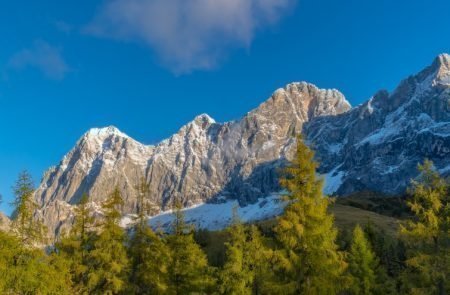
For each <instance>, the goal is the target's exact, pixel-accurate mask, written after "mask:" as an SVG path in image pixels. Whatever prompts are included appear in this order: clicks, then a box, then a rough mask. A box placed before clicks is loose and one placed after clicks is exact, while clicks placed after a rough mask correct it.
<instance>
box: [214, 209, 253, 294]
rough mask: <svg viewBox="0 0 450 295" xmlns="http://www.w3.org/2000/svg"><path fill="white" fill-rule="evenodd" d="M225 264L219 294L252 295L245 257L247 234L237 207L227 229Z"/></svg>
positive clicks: (250, 277)
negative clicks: (228, 237)
mask: <svg viewBox="0 0 450 295" xmlns="http://www.w3.org/2000/svg"><path fill="white" fill-rule="evenodd" d="M227 231H228V234H229V235H230V240H229V242H227V243H226V262H225V265H224V266H223V269H222V270H221V273H220V275H219V289H220V293H221V294H252V287H253V275H252V273H251V269H250V263H251V262H250V261H249V260H250V257H249V256H248V255H247V254H248V252H247V249H246V248H247V233H246V232H245V228H244V226H243V224H242V223H241V221H240V219H239V216H238V212H237V207H235V208H233V222H232V225H231V226H230V227H229V228H228V230H227Z"/></svg>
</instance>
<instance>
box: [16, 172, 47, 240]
mask: <svg viewBox="0 0 450 295" xmlns="http://www.w3.org/2000/svg"><path fill="white" fill-rule="evenodd" d="M13 192H14V197H15V198H14V200H13V202H12V205H13V206H14V214H13V219H12V231H13V232H14V233H15V234H16V235H17V237H18V238H19V239H20V240H21V242H22V243H23V244H24V245H28V246H34V245H38V244H41V243H43V242H45V228H44V226H43V225H42V223H41V222H40V221H39V220H38V219H37V218H34V216H33V215H34V212H35V210H36V209H37V204H36V203H35V202H34V199H33V195H34V184H33V179H32V177H31V175H30V174H29V173H28V172H27V171H23V172H21V173H20V174H19V177H18V179H17V181H16V184H15V186H14V187H13Z"/></svg>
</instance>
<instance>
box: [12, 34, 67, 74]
mask: <svg viewBox="0 0 450 295" xmlns="http://www.w3.org/2000/svg"><path fill="white" fill-rule="evenodd" d="M8 67H9V68H11V69H15V70H22V69H26V68H30V67H31V68H36V69H38V70H40V71H41V72H42V73H44V75H45V76H47V77H48V78H50V79H55V80H61V79H63V78H64V77H65V75H66V74H67V73H68V72H69V71H70V68H69V66H68V65H67V63H66V61H65V60H64V58H63V56H62V55H61V50H60V49H59V48H56V47H53V46H51V45H50V44H48V43H47V42H45V41H42V40H39V41H36V42H35V43H34V45H33V46H32V47H30V48H25V49H22V50H20V51H19V52H17V53H16V54H14V55H13V56H12V57H11V59H10V60H9V63H8Z"/></svg>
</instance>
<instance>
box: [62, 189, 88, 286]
mask: <svg viewBox="0 0 450 295" xmlns="http://www.w3.org/2000/svg"><path fill="white" fill-rule="evenodd" d="M88 201H89V196H88V195H87V194H83V196H82V197H81V200H80V203H79V204H78V206H77V207H76V208H75V219H74V224H73V227H72V229H71V231H70V233H69V234H68V235H67V236H63V237H62V238H61V241H59V242H58V243H57V244H56V248H57V251H58V253H59V254H60V256H62V257H63V258H64V259H66V260H67V261H69V269H70V272H71V276H72V281H73V282H74V284H75V288H76V290H77V291H78V292H79V293H83V292H85V291H86V290H87V288H86V284H87V275H88V261H87V257H88V252H89V250H90V249H91V248H92V243H91V242H92V240H93V237H94V235H95V234H94V232H93V231H92V227H93V221H94V220H93V217H92V215H91V212H90V210H89V208H88Z"/></svg>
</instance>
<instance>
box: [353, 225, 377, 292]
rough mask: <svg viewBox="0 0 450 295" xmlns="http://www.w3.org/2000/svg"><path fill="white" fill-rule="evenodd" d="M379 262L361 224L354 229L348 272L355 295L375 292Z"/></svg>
mask: <svg viewBox="0 0 450 295" xmlns="http://www.w3.org/2000/svg"><path fill="white" fill-rule="evenodd" d="M377 267H378V262H377V259H376V257H375V254H374V253H373V251H372V249H371V247H370V244H369V242H368V241H367V239H366V237H365V235H364V231H363V230H362V229H361V227H360V226H359V225H357V226H356V227H355V229H354V230H353V239H352V243H351V245H350V251H349V255H348V273H349V275H350V278H351V288H350V291H351V293H352V294H355V295H360V294H361V295H369V294H373V293H374V290H375V289H376V269H377Z"/></svg>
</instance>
